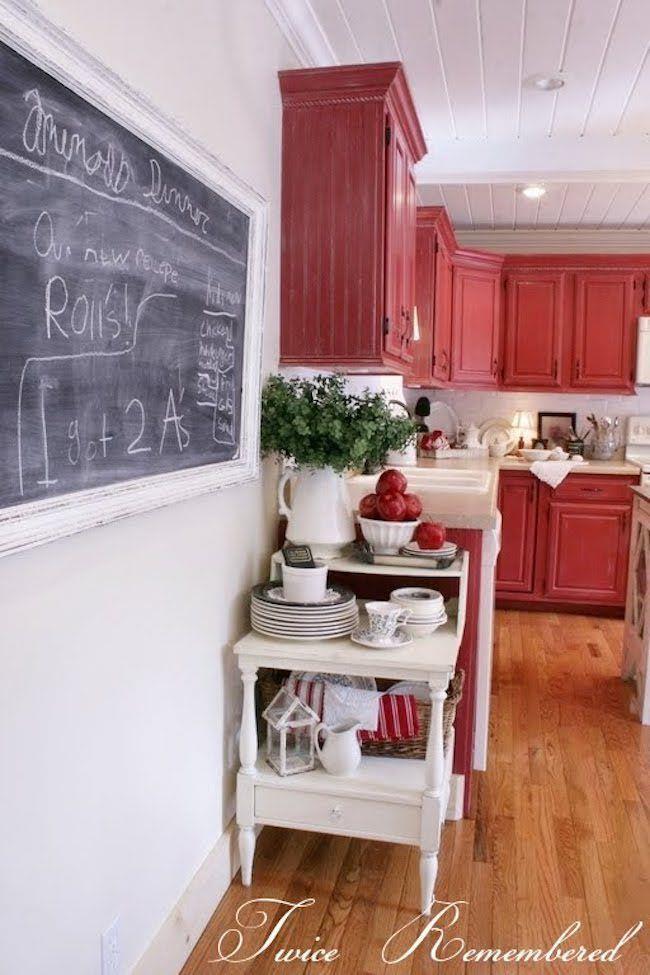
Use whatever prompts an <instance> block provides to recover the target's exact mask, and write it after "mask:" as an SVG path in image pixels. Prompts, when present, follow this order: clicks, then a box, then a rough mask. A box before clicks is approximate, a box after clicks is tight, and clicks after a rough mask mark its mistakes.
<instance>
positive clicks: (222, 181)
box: [0, 0, 268, 556]
mask: <svg viewBox="0 0 650 975" xmlns="http://www.w3.org/2000/svg"><path fill="white" fill-rule="evenodd" d="M0 40H2V41H4V42H5V43H6V44H8V45H9V46H10V47H12V48H13V49H14V50H16V51H17V52H18V53H19V54H21V55H23V56H24V57H26V58H27V59H28V60H29V61H31V62H32V63H34V64H36V65H37V66H38V67H40V68H42V69H43V70H44V71H47V72H48V74H50V75H52V76H53V77H54V78H56V79H57V80H58V81H60V82H61V83H62V84H64V85H65V86H66V87H68V88H70V89H71V90H72V91H74V92H76V93H77V94H78V95H80V96H81V97H82V98H84V99H85V100H86V101H88V102H89V103H90V104H92V105H94V106H95V107H96V108H98V109H99V110H100V111H102V112H104V113H105V114H106V115H108V116H109V117H110V118H112V119H114V120H115V121H116V122H117V123H118V124H120V125H122V126H124V127H125V128H127V129H128V130H129V131H131V132H133V133H134V134H135V135H136V136H137V137H138V138H140V139H142V140H143V141H144V142H146V143H148V144H149V145H151V146H153V147H154V149H156V150H158V151H160V152H161V153H164V154H165V155H166V156H167V157H168V158H170V159H172V160H173V161H174V162H175V163H177V164H178V165H179V166H180V167H182V168H183V169H184V170H185V171H186V172H188V173H190V174H191V175H192V176H194V177H195V178H196V179H199V180H201V181H202V182H204V183H205V184H206V185H207V186H209V187H210V188H211V189H213V190H215V191H216V192H217V193H219V194H220V195H221V196H223V197H224V198H225V199H227V200H229V201H230V202H231V203H232V204H233V205H234V206H236V207H237V208H238V209H240V210H241V211H242V212H244V213H245V214H246V215H247V216H248V217H249V241H248V245H249V248H248V269H247V282H246V322H245V338H244V361H243V373H242V381H243V392H242V402H241V427H240V430H241V432H240V445H239V453H238V456H237V457H236V458H235V459H234V460H232V461H226V462H224V463H215V464H209V465H205V466H202V467H194V468H189V469H187V470H181V471H174V472H172V473H168V474H159V475H156V476H152V477H144V478H138V479H134V480H131V481H124V482H122V483H118V484H113V485H109V486H105V487H101V488H96V489H93V490H86V491H77V492H73V493H70V494H66V495H61V496H59V497H56V498H50V499H47V500H44V501H34V502H28V503H25V504H20V505H14V506H12V507H10V508H5V509H3V510H0V556H2V555H6V554H9V553H11V552H17V551H20V550H21V549H26V548H31V547H33V546H34V545H39V544H42V543H44V542H47V541H51V540H52V539H55V538H60V537H62V536H64V535H70V534H72V533H73V532H77V531H81V530H82V529H84V528H90V527H92V526H95V525H103V524H106V523H107V522H109V521H113V520H115V519H117V518H122V517H125V516H127V515H131V514H135V513H137V512H141V511H147V510H149V509H151V508H156V507H160V506H161V505H165V504H169V503H171V502H174V501H180V500H184V499H186V498H191V497H193V496H195V495H199V494H204V493H206V492H209V491H214V490H217V489H219V488H225V487H231V486H233V485H236V484H242V483H244V482H247V481H251V480H254V479H256V478H257V477H259V419H260V383H261V357H262V326H263V319H264V283H265V267H266V245H267V209H268V207H267V204H266V202H265V200H264V199H263V198H262V197H261V196H260V195H259V194H258V193H257V192H256V191H255V190H254V189H253V188H251V187H250V186H248V185H247V184H246V183H245V182H244V181H243V180H241V179H240V178H239V177H238V176H237V175H236V174H235V173H233V172H232V171H231V170H230V169H228V167H227V166H225V165H224V163H223V162H221V160H220V159H218V158H217V157H216V156H214V155H212V154H211V153H210V152H208V151H207V150H206V149H205V148H204V147H203V146H201V145H200V144H199V143H198V142H197V141H195V140H194V139H193V137H192V136H191V135H189V133H187V132H185V131H184V130H183V129H182V127H181V126H180V125H179V124H178V123H176V122H174V121H172V120H171V119H169V118H167V117H165V116H163V115H162V114H161V113H160V111H159V110H158V109H157V108H156V107H155V106H153V105H152V104H150V103H149V102H148V101H147V100H146V99H145V98H143V96H142V95H141V94H139V93H138V92H136V91H134V90H132V89H131V88H130V87H129V86H128V85H126V84H125V82H124V81H122V80H121V79H120V78H118V77H117V75H115V74H114V73H113V72H112V71H110V70H109V69H108V68H107V67H106V66H105V65H103V64H102V63H101V62H99V61H97V60H96V59H95V58H93V57H92V56H91V55H89V54H88V53H87V52H86V51H85V50H83V49H82V48H81V47H79V45H77V44H76V43H75V42H74V41H72V40H71V39H70V38H69V37H68V36H67V35H66V34H65V33H63V32H62V31H61V30H59V28H57V27H56V26H55V25H54V24H52V23H51V22H50V21H48V20H47V19H46V18H45V17H43V16H42V15H41V14H40V13H39V12H38V10H37V9H35V7H34V6H33V4H31V3H29V2H25V0H0Z"/></svg>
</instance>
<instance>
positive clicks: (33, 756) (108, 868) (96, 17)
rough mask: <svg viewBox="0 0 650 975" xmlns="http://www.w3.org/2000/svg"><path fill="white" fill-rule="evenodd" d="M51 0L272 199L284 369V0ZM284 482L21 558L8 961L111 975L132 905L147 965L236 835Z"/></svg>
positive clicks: (4, 958) (6, 870) (9, 566)
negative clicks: (239, 780)
mask: <svg viewBox="0 0 650 975" xmlns="http://www.w3.org/2000/svg"><path fill="white" fill-rule="evenodd" d="M41 8H42V9H43V11H44V13H45V14H46V15H47V16H49V17H51V19H53V20H55V21H56V22H57V23H58V24H59V25H60V26H63V27H64V28H65V29H66V30H67V31H68V32H69V33H70V34H71V35H73V36H74V37H75V39H77V40H78V41H80V42H81V43H82V44H83V45H84V46H86V47H87V48H88V49H89V50H90V51H91V52H92V53H93V54H95V55H96V56H97V57H99V58H100V59H101V60H103V61H104V62H105V63H107V64H108V65H109V66H110V67H111V68H113V70H115V71H116V72H117V73H118V74H121V75H122V76H123V77H124V78H125V79H126V80H127V81H128V82H130V83H131V84H132V85H134V86H135V87H137V88H140V89H141V90H142V91H143V92H144V93H145V95H147V96H148V97H149V98H150V99H151V100H152V101H153V102H154V103H156V104H157V105H158V106H160V107H161V108H162V109H163V110H164V111H165V112H166V113H168V114H170V115H172V116H173V117H175V118H176V119H177V120H179V121H180V122H181V124H183V125H184V126H186V127H187V129H188V130H189V131H191V132H192V134H193V135H195V136H196V137H198V138H199V139H200V140H202V141H203V142H204V144H205V145H206V146H207V147H208V148H209V149H211V150H212V151H214V152H216V153H217V154H219V155H220V156H221V157H222V158H223V159H224V161H225V162H226V163H227V164H228V165H230V166H231V167H232V168H233V169H234V170H236V171H237V172H238V173H239V174H240V175H241V176H243V177H244V178H245V179H247V180H248V181H249V182H250V183H252V184H253V185H254V186H255V187H256V188H257V189H258V190H259V191H260V192H261V193H262V194H263V195H264V196H265V197H266V198H267V199H269V200H270V201H271V204H272V206H271V214H270V249H269V266H268V278H267V313H266V326H265V342H264V364H265V369H266V370H269V369H272V368H274V367H275V364H276V362H277V351H278V261H279V246H278V224H279V215H278V204H279V174H280V156H279V153H280V111H281V110H280V100H279V94H278V85H277V78H276V71H277V69H278V68H280V67H293V66H295V63H294V60H293V56H292V55H291V53H290V51H289V49H288V47H287V46H286V44H285V42H284V40H283V39H282V37H281V35H280V33H279V30H278V28H277V26H276V24H275V22H274V21H273V19H272V18H271V16H270V15H269V13H268V11H267V10H266V7H265V5H264V2H263V0H237V2H231V0H173V2H167V3H160V2H159V0H135V2H134V0H111V2H110V3H106V4H99V3H86V2H82V0H43V2H42V3H41ZM267 480H268V481H269V482H270V478H268V477H267ZM269 492H270V485H269V487H267V488H266V489H265V488H264V485H263V484H262V483H257V484H254V485H249V486H246V487H243V488H236V489H232V490H229V491H224V492H223V493H221V494H218V495H212V496H208V497H204V498H200V499H198V500H194V501H190V502H186V503H183V504H177V505H174V506H171V507H168V508H166V509H162V510H160V511H156V512H152V513H150V514H146V515H139V516H137V517H134V518H131V519H128V520H125V521H123V522H121V523H117V524H114V525H112V526H109V527H106V528H101V529H95V530H92V531H87V532H84V533H82V534H79V535H77V536H75V537H72V538H70V539H66V540H63V541H60V542H56V543H53V544H50V545H48V546H44V547H43V548H40V549H37V550H34V551H32V552H29V553H25V554H22V555H18V556H13V557H11V558H7V559H4V560H2V561H0V797H1V798H0V972H1V973H2V975H5V973H7V975H9V973H12V975H13V973H18V972H20V975H43V973H44V972H52V973H56V975H64V973H65V975H97V973H99V971H100V934H101V932H102V931H103V930H104V929H105V928H107V927H108V925H109V924H110V923H111V921H112V920H113V918H114V917H115V916H116V915H119V916H120V919H121V920H120V939H121V947H122V955H123V962H124V971H128V970H130V968H131V967H132V966H133V964H134V963H135V962H136V960H137V959H138V957H139V956H140V955H141V954H142V952H143V951H144V950H145V948H146V947H147V945H148V944H149V942H150V941H151V939H152V937H153V936H154V935H155V933H156V931H157V930H158V928H159V927H160V925H161V924H162V922H163V921H164V919H165V918H166V916H167V914H168V913H169V911H170V910H171V909H172V907H173V906H174V905H175V904H176V902H177V900H178V899H179V897H180V896H181V894H182V893H183V891H184V890H185V888H186V887H187V885H188V883H189V881H190V879H191V878H192V876H193V874H194V873H195V871H196V870H197V868H198V867H199V866H200V864H201V863H202V862H203V861H204V858H205V857H206V855H207V854H208V852H209V851H210V850H211V849H212V848H213V847H214V845H215V843H216V842H217V840H218V839H219V837H220V835H221V834H222V832H223V830H224V826H225V825H226V823H227V822H228V820H229V818H230V817H231V815H232V812H233V803H232V795H233V784H234V770H235V766H236V762H235V756H234V754H233V747H232V742H233V731H234V728H235V727H236V710H237V708H238V706H239V682H238V680H237V677H236V674H235V669H234V667H233V661H232V656H231V653H230V651H229V649H228V645H229V643H230V642H231V641H232V640H233V639H234V638H236V637H237V636H238V635H240V634H241V632H242V631H243V629H244V626H245V616H246V598H245V593H246V590H247V589H248V587H249V586H250V585H251V584H252V583H253V582H255V581H258V580H259V579H260V578H261V577H262V575H263V573H264V571H265V570H266V557H267V553H268V551H269V550H270V546H271V540H272V526H273V523H274V519H273V517H272V512H273V508H272V503H271V499H270V497H269Z"/></svg>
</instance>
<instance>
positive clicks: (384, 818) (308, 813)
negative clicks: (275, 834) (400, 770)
mask: <svg viewBox="0 0 650 975" xmlns="http://www.w3.org/2000/svg"><path fill="white" fill-rule="evenodd" d="M420 815H421V809H420V806H417V805H405V804H404V803H397V802H385V801H382V800H378V799H360V798H357V797H354V796H336V795H329V794H327V793H321V792H307V791H305V792H303V791H301V790H299V789H274V788H269V787H268V786H262V785H259V786H255V818H256V819H258V820H260V821H261V822H267V823H273V824H275V825H276V826H282V825H286V826H295V827H296V828H298V829H311V830H319V831H322V832H324V833H328V832H332V833H343V834H346V835H347V834H349V835H352V836H369V837H370V836H373V837H377V838H378V839H381V838H383V837H385V838H386V839H387V840H391V839H392V840H394V841H395V842H399V841H400V840H401V841H403V842H406V843H418V842H419V839H420Z"/></svg>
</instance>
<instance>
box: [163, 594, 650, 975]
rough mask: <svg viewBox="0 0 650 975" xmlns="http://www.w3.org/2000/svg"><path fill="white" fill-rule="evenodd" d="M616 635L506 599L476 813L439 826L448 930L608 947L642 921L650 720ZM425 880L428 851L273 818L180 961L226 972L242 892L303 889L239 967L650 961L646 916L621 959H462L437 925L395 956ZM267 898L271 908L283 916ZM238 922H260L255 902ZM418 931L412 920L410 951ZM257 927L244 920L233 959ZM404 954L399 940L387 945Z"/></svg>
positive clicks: (522, 943)
mask: <svg viewBox="0 0 650 975" xmlns="http://www.w3.org/2000/svg"><path fill="white" fill-rule="evenodd" d="M621 640H622V623H621V622H620V621H617V620H608V619H598V618H594V617H581V616H568V615H562V616H560V615H556V614H552V613H544V614H542V613H524V612H515V611H500V612H498V613H497V624H496V649H495V659H494V674H493V678H494V679H493V685H492V692H493V697H492V716H491V745H490V756H489V769H488V771H487V772H486V773H484V774H481V775H479V776H478V779H479V783H478V788H477V790H476V798H475V802H474V809H473V815H472V818H471V819H466V820H463V821H461V822H458V823H450V824H447V825H446V826H445V828H444V831H443V841H442V850H441V858H440V872H439V875H438V882H437V885H436V893H437V897H438V900H439V901H440V900H444V901H455V900H465V901H467V902H468V903H467V905H465V906H464V907H463V908H462V913H461V915H460V919H459V921H458V923H457V924H456V925H455V927H454V928H453V930H452V932H451V933H450V934H449V935H448V937H452V936H456V937H462V938H463V939H465V941H466V946H467V948H489V947H498V948H501V949H503V950H504V951H505V950H507V949H508V948H512V947H517V948H536V947H543V948H544V949H547V948H550V947H551V945H552V944H553V942H554V941H555V939H556V938H557V937H558V936H559V935H560V934H561V933H562V932H563V931H564V930H565V929H566V928H567V927H568V926H569V925H570V924H571V923H572V922H573V921H580V922H581V924H582V928H581V930H580V931H579V932H578V933H577V934H576V935H575V936H574V937H573V938H572V939H571V940H570V942H568V943H567V945H566V946H565V947H578V946H579V945H580V944H584V945H586V946H588V947H589V949H590V950H591V949H592V948H600V949H606V948H611V947H613V946H614V945H615V944H616V943H617V942H618V940H619V938H620V937H621V936H622V935H623V933H624V932H625V931H626V930H627V929H628V928H630V927H631V926H632V925H634V924H636V922H637V921H640V920H642V921H644V922H646V921H647V920H648V917H647V915H648V912H649V908H650V830H649V829H648V824H649V812H650V795H649V788H648V782H649V778H648V766H649V764H650V729H648V728H642V727H641V725H639V724H638V723H637V722H636V721H635V720H634V719H633V718H632V717H631V716H630V714H629V711H628V701H629V688H627V687H626V686H625V685H624V684H623V683H622V682H621V681H620V679H619V676H618V674H619V661H620V655H621ZM418 884H419V874H418V854H417V851H415V850H412V849H410V848H409V847H403V846H393V845H387V844H382V843H373V842H365V841H359V840H349V839H346V838H335V837H327V836H322V835H319V834H308V833H294V832H289V831H286V830H280V829H265V830H264V831H263V833H262V835H261V837H260V839H259V840H258V845H257V852H256V857H255V866H254V883H253V886H252V887H251V888H249V889H248V890H244V889H243V888H242V887H241V886H240V883H239V879H238V878H235V881H234V883H233V885H232V887H231V888H230V890H229V891H228V893H227V895H226V897H225V898H224V900H223V901H222V902H221V904H220V905H219V908H218V910H217V911H216V913H215V914H214V916H213V917H212V919H211V921H210V923H209V925H208V927H207V929H206V931H205V932H204V934H203V936H202V937H201V939H200V941H199V943H198V944H197V946H196V948H195V950H194V952H193V953H192V955H191V957H190V959H189V961H188V962H187V964H186V966H185V967H184V969H183V973H182V975H213V973H214V972H215V971H223V969H224V963H223V962H219V963H217V964H216V965H215V964H210V961H211V960H212V959H215V958H217V957H218V950H217V944H218V942H219V938H220V937H221V935H222V934H223V933H224V932H225V931H227V930H228V929H232V928H234V927H235V926H236V925H235V912H236V910H237V908H238V907H239V906H240V905H242V904H244V903H245V902H246V901H248V900H251V899H252V898H280V899H283V900H286V901H291V902H297V901H299V900H301V899H302V898H307V897H313V898H315V901H316V902H315V904H313V906H310V907H307V908H304V909H301V910H298V911H296V913H294V914H293V915H292V916H291V918H290V919H289V920H288V922H287V924H286V925H285V927H284V928H283V929H282V931H281V932H280V934H279V936H278V938H277V939H276V942H275V943H274V947H273V949H271V948H269V949H268V950H267V951H266V952H265V953H264V954H262V955H261V956H258V957H257V958H255V959H254V960H252V961H250V962H245V963H243V964H238V965H236V966H233V967H234V970H235V971H239V972H241V973H252V972H254V973H255V975H263V973H271V972H274V973H275V972H278V971H283V970H288V971H290V972H309V973H310V975H313V973H316V972H319V971H321V970H325V971H330V972H335V973H336V975H353V973H354V975H356V973H359V975H378V973H387V972H395V973H397V975H424V973H426V972H431V971H432V970H434V969H436V970H439V971H441V972H445V973H449V975H459V973H465V972H467V973H476V975H486V973H487V972H488V971H489V972H493V973H495V975H497V973H498V975H506V973H507V975H520V973H521V975H523V973H529V972H531V973H532V972H543V973H544V975H547V973H551V972H552V973H555V972H574V971H580V972H586V973H590V972H591V973H598V975H602V973H605V972H610V973H612V972H614V973H616V975H619V973H620V975H647V973H650V938H649V935H648V932H647V930H646V929H645V928H644V929H643V930H641V932H640V933H639V934H638V935H637V936H636V937H635V938H634V939H633V940H631V941H630V942H629V943H628V944H627V945H626V946H625V947H624V948H623V949H622V951H621V955H620V960H618V961H615V962H611V963H605V962H600V963H587V962H581V963H578V962H564V963H559V962H554V963H551V962H538V963H533V962H521V961H520V962H519V963H518V964H517V963H513V962H509V963H498V962H497V963H495V964H492V965H491V964H490V963H489V962H488V961H482V962H467V963H464V962H463V961H462V960H460V959H459V958H455V959H454V960H451V961H446V962H444V963H440V964H437V963H435V962H432V961H431V959H430V957H429V954H428V951H429V950H430V949H431V947H432V945H433V943H434V934H429V935H428V939H427V940H425V941H424V942H423V943H422V944H421V945H420V946H419V947H418V948H417V949H416V950H415V951H414V952H413V953H412V954H411V955H410V956H409V957H408V958H407V959H406V960H404V961H401V962H398V963H397V964H391V965H389V964H386V963H384V962H383V961H382V946H383V945H384V942H385V941H386V939H387V938H388V937H389V935H390V934H391V933H392V932H394V931H396V930H397V929H399V928H400V927H402V926H403V925H405V924H406V923H407V922H408V921H410V920H411V919H413V918H415V917H416V916H417V914H418V901H419V895H418ZM269 910H270V917H279V916H280V915H279V913H278V911H276V910H275V909H274V908H273V906H271V907H270V908H269ZM285 910H286V908H285ZM258 920H259V917H258ZM242 921H246V922H247V923H253V924H254V923H255V919H254V918H252V916H251V914H250V908H249V909H248V914H246V913H245V912H244V913H243V914H242ZM263 930H264V932H265V933H266V932H267V931H268V930H269V927H265V928H264V929H263ZM415 933H416V932H415V930H414V929H413V927H411V928H409V937H406V935H405V936H404V938H403V939H401V940H400V942H399V944H400V945H401V946H402V947H401V950H404V949H405V947H406V945H407V944H409V943H411V942H412V941H413V939H414V937H415ZM317 936H318V937H319V938H320V941H319V942H315V939H316V937H317ZM256 938H257V940H256ZM262 941H263V938H260V933H259V932H257V933H256V932H255V930H253V929H251V930H249V931H248V932H247V933H246V940H245V942H244V947H243V948H242V951H241V953H240V955H239V956H238V957H241V956H242V955H244V956H246V955H249V954H252V953H253V952H254V951H255V949H256V947H257V946H259V945H260V944H261V943H262ZM314 945H315V947H318V946H320V945H322V946H324V947H326V948H338V949H339V951H340V953H341V954H340V958H339V959H337V960H335V961H334V962H332V963H330V964H325V963H323V962H318V963H316V962H311V963H303V962H300V961H293V962H292V963H291V964H281V963H279V962H276V961H275V960H274V952H275V951H276V950H277V949H278V948H279V947H281V946H282V947H285V948H286V947H296V946H300V947H301V948H302V949H307V948H310V947H312V946H314ZM234 947H235V941H234V936H232V935H231V936H229V937H228V939H225V940H224V941H223V942H222V950H223V952H224V954H225V953H227V952H228V951H230V950H233V948H234ZM399 954H400V950H398V948H397V947H395V946H393V948H392V954H391V955H389V958H391V959H392V958H395V957H398V956H399Z"/></svg>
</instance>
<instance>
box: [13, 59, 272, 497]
mask: <svg viewBox="0 0 650 975" xmlns="http://www.w3.org/2000/svg"><path fill="white" fill-rule="evenodd" d="M66 43H67V42H66ZM170 70H171V66H170ZM147 111H148V110H147ZM174 134H175V136H176V141H177V142H178V133H177V132H176V133H174ZM159 141H160V140H159ZM181 141H182V140H181ZM175 154H176V155H178V153H175ZM196 157H197V154H196V152H195V151H194V156H193V157H192V158H193V159H194V158H196ZM192 168H194V169H196V166H193V167H192ZM210 182H211V183H212V185H209V184H208V182H207V181H204V180H202V179H201V178H200V177H199V176H197V175H195V174H194V173H192V172H191V171H188V169H187V168H184V167H183V166H182V165H180V164H179V163H178V162H176V161H174V160H173V159H172V158H170V157H169V156H167V155H166V154H165V152H164V151H162V150H161V149H159V148H158V147H154V145H152V144H150V143H148V142H147V141H145V140H144V139H142V138H140V137H139V135H137V134H135V133H134V132H133V131H130V129H129V128H128V127H126V126H124V125H122V124H120V123H119V122H117V121H116V120H115V118H113V117H111V116H110V115H109V114H107V113H106V112H104V111H101V110H100V109H99V108H98V107H97V106H96V105H95V104H93V103H92V102H91V101H89V100H88V99H87V98H85V97H83V96H82V95H80V94H78V93H77V92H75V91H73V90H72V88H71V87H70V86H69V85H66V84H64V83H62V82H61V81H59V80H56V79H55V78H54V77H53V76H52V74H50V73H48V72H47V71H45V70H43V68H42V67H40V66H39V65H38V64H36V63H34V62H33V61H32V60H31V59H30V58H28V57H26V56H24V55H23V54H22V53H18V51H17V50H15V49H14V48H13V47H11V46H8V45H7V44H5V43H0V508H7V507H11V506H15V505H21V504H25V503H27V502H38V501H43V500H52V499H53V498H57V497H60V496H65V495H69V494H71V493H75V492H84V491H85V492H87V491H88V490H89V489H96V488H106V487H110V486H112V485H118V484H120V483H122V482H131V481H138V480H139V479H141V478H147V479H150V478H152V477H154V476H156V475H168V474H174V473H175V474H178V473H179V472H182V471H187V470H188V469H196V468H201V467H204V466H206V465H215V464H226V465H228V463H229V462H235V464H234V466H237V465H236V462H237V461H238V460H240V459H241V452H242V432H243V424H242V400H243V387H244V386H245V385H246V382H245V379H246V376H247V375H248V373H245V360H246V358H247V357H248V358H250V355H251V349H252V348H253V346H251V343H250V342H249V343H247V334H246V333H247V330H248V329H249V328H251V327H252V326H251V323H250V321H249V320H248V319H249V317H250V316H248V315H247V297H248V296H247V291H248V290H249V287H250V280H251V277H250V271H251V268H250V260H251V254H250V242H251V239H252V238H251V220H252V219H253V216H254V209H251V208H250V207H247V206H246V205H241V203H239V201H237V202H234V201H233V196H235V197H236V195H237V194H236V192H235V193H233V192H230V193H220V192H219V191H218V190H217V189H215V188H214V183H215V181H214V179H211V180H210ZM234 185H235V186H236V183H235V184H234ZM258 250H259V248H258ZM252 367H253V368H255V367H257V368H259V364H258V363H256V362H254V363H252ZM247 368H248V369H250V368H251V363H250V362H249V363H248V367H247ZM248 392H249V394H250V392H251V390H249V391H248ZM252 392H253V395H255V394H256V393H257V390H256V389H255V390H252ZM249 413H250V414H251V415H252V416H254V415H255V411H254V409H253V411H252V412H251V410H250V409H249ZM249 461H250V458H249ZM249 468H250V464H249ZM249 473H250V470H249ZM185 483H187V482H185ZM202 483H203V482H202ZM72 500H73V499H72ZM158 503H160V502H158ZM140 507H142V505H140Z"/></svg>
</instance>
